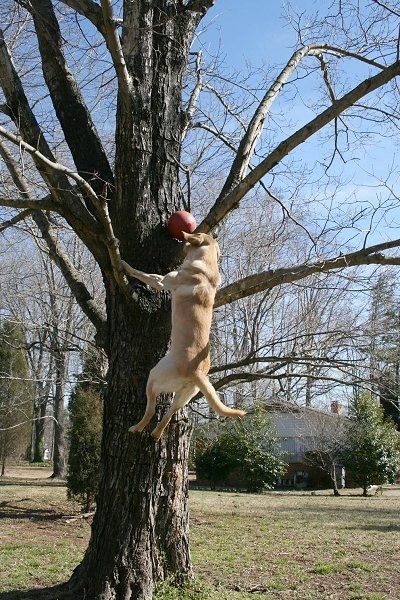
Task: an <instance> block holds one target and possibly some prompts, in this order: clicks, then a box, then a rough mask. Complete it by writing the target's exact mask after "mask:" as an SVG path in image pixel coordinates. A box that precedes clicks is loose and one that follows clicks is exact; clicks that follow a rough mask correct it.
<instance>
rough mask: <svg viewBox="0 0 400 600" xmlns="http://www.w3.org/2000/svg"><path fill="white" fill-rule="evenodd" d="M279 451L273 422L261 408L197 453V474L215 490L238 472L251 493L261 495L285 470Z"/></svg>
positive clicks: (225, 427)
mask: <svg viewBox="0 0 400 600" xmlns="http://www.w3.org/2000/svg"><path fill="white" fill-rule="evenodd" d="M278 447H279V444H278V440H277V438H276V435H275V432H274V430H273V427H272V424H271V420H270V419H269V417H268V415H267V414H266V412H265V411H264V410H263V409H261V408H258V409H257V410H256V411H255V413H254V414H253V415H248V416H247V417H245V418H244V419H241V420H238V421H230V422H229V423H228V424H224V425H223V426H221V427H220V431H219V432H218V434H217V437H216V438H215V439H214V440H212V441H210V442H209V443H208V444H206V445H205V447H204V448H203V449H202V450H200V451H198V452H197V455H196V457H195V465H196V471H197V473H198V474H199V475H200V476H202V477H205V478H206V479H207V480H208V481H209V482H210V486H211V488H212V489H215V486H216V484H217V482H222V481H225V480H226V479H228V477H229V475H231V474H232V473H233V472H235V473H236V474H237V475H238V476H239V478H240V479H241V480H242V481H243V483H244V484H245V485H246V488H247V490H248V491H251V492H259V491H261V490H263V489H267V488H270V487H272V486H273V485H274V484H275V481H276V479H277V478H278V477H279V476H280V475H283V474H284V472H285V470H286V464H285V462H284V461H283V459H282V452H281V450H279V449H278Z"/></svg>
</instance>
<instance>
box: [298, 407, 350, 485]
mask: <svg viewBox="0 0 400 600" xmlns="http://www.w3.org/2000/svg"><path fill="white" fill-rule="evenodd" d="M349 429H350V428H349V423H348V419H347V418H346V419H345V418H344V417H343V416H342V415H339V414H326V413H325V414H324V413H320V415H318V418H317V419H316V420H315V421H314V422H313V424H312V429H311V431H310V435H309V436H308V440H307V444H306V447H305V449H304V457H305V459H306V461H307V462H308V463H309V464H310V465H313V466H316V467H318V468H319V469H321V470H322V471H324V473H327V475H328V477H329V479H330V481H331V485H332V490H333V494H334V495H335V496H339V495H340V494H339V488H338V482H337V468H338V467H339V466H341V465H342V462H343V452H344V451H345V450H346V449H347V445H348V438H349Z"/></svg>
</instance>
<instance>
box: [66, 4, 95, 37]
mask: <svg viewBox="0 0 400 600" xmlns="http://www.w3.org/2000/svg"><path fill="white" fill-rule="evenodd" d="M60 1H61V2H62V3H63V4H65V5H66V6H69V7H70V8H73V9H74V10H76V12H77V13H79V14H80V15H82V16H84V17H86V18H87V19H89V21H91V23H93V25H94V26H95V27H96V29H98V31H99V32H100V33H101V34H102V35H103V36H105V28H104V21H103V12H102V10H101V7H100V6H99V5H98V4H97V3H96V2H92V0H60Z"/></svg>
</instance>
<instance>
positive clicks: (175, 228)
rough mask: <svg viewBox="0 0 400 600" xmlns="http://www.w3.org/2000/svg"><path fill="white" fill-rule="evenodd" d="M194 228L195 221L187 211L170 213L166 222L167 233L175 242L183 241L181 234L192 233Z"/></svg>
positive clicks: (195, 225)
mask: <svg viewBox="0 0 400 600" xmlns="http://www.w3.org/2000/svg"><path fill="white" fill-rule="evenodd" d="M196 227H197V223H196V219H195V218H194V216H193V215H192V214H191V213H190V212H187V210H178V211H177V212H174V213H172V215H171V216H170V218H169V220H168V231H169V233H170V235H171V236H172V237H173V238H175V239H177V240H183V232H185V233H193V231H194V230H195V229H196Z"/></svg>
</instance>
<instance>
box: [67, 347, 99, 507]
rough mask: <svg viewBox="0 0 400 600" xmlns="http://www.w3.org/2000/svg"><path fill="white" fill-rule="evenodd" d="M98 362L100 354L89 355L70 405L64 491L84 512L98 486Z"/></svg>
mask: <svg viewBox="0 0 400 600" xmlns="http://www.w3.org/2000/svg"><path fill="white" fill-rule="evenodd" d="M99 359H101V356H100V355H99V352H92V354H91V355H90V356H89V358H88V359H87V360H86V362H85V366H84V369H83V372H82V374H81V375H80V377H79V380H78V382H77V384H76V386H75V389H74V391H73V392H72V394H71V398H70V402H69V412H70V422H71V428H70V434H69V437H70V449H69V472H68V477H67V490H68V497H69V498H70V499H75V500H77V501H78V502H80V503H81V504H82V509H83V510H84V511H88V510H90V508H91V507H92V506H93V504H94V502H95V497H96V494H97V490H98V485H99V471H100V468H99V465H100V450H101V436H102V416H103V398H102V396H103V389H104V384H103V380H102V370H101V364H102V361H101V360H99Z"/></svg>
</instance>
